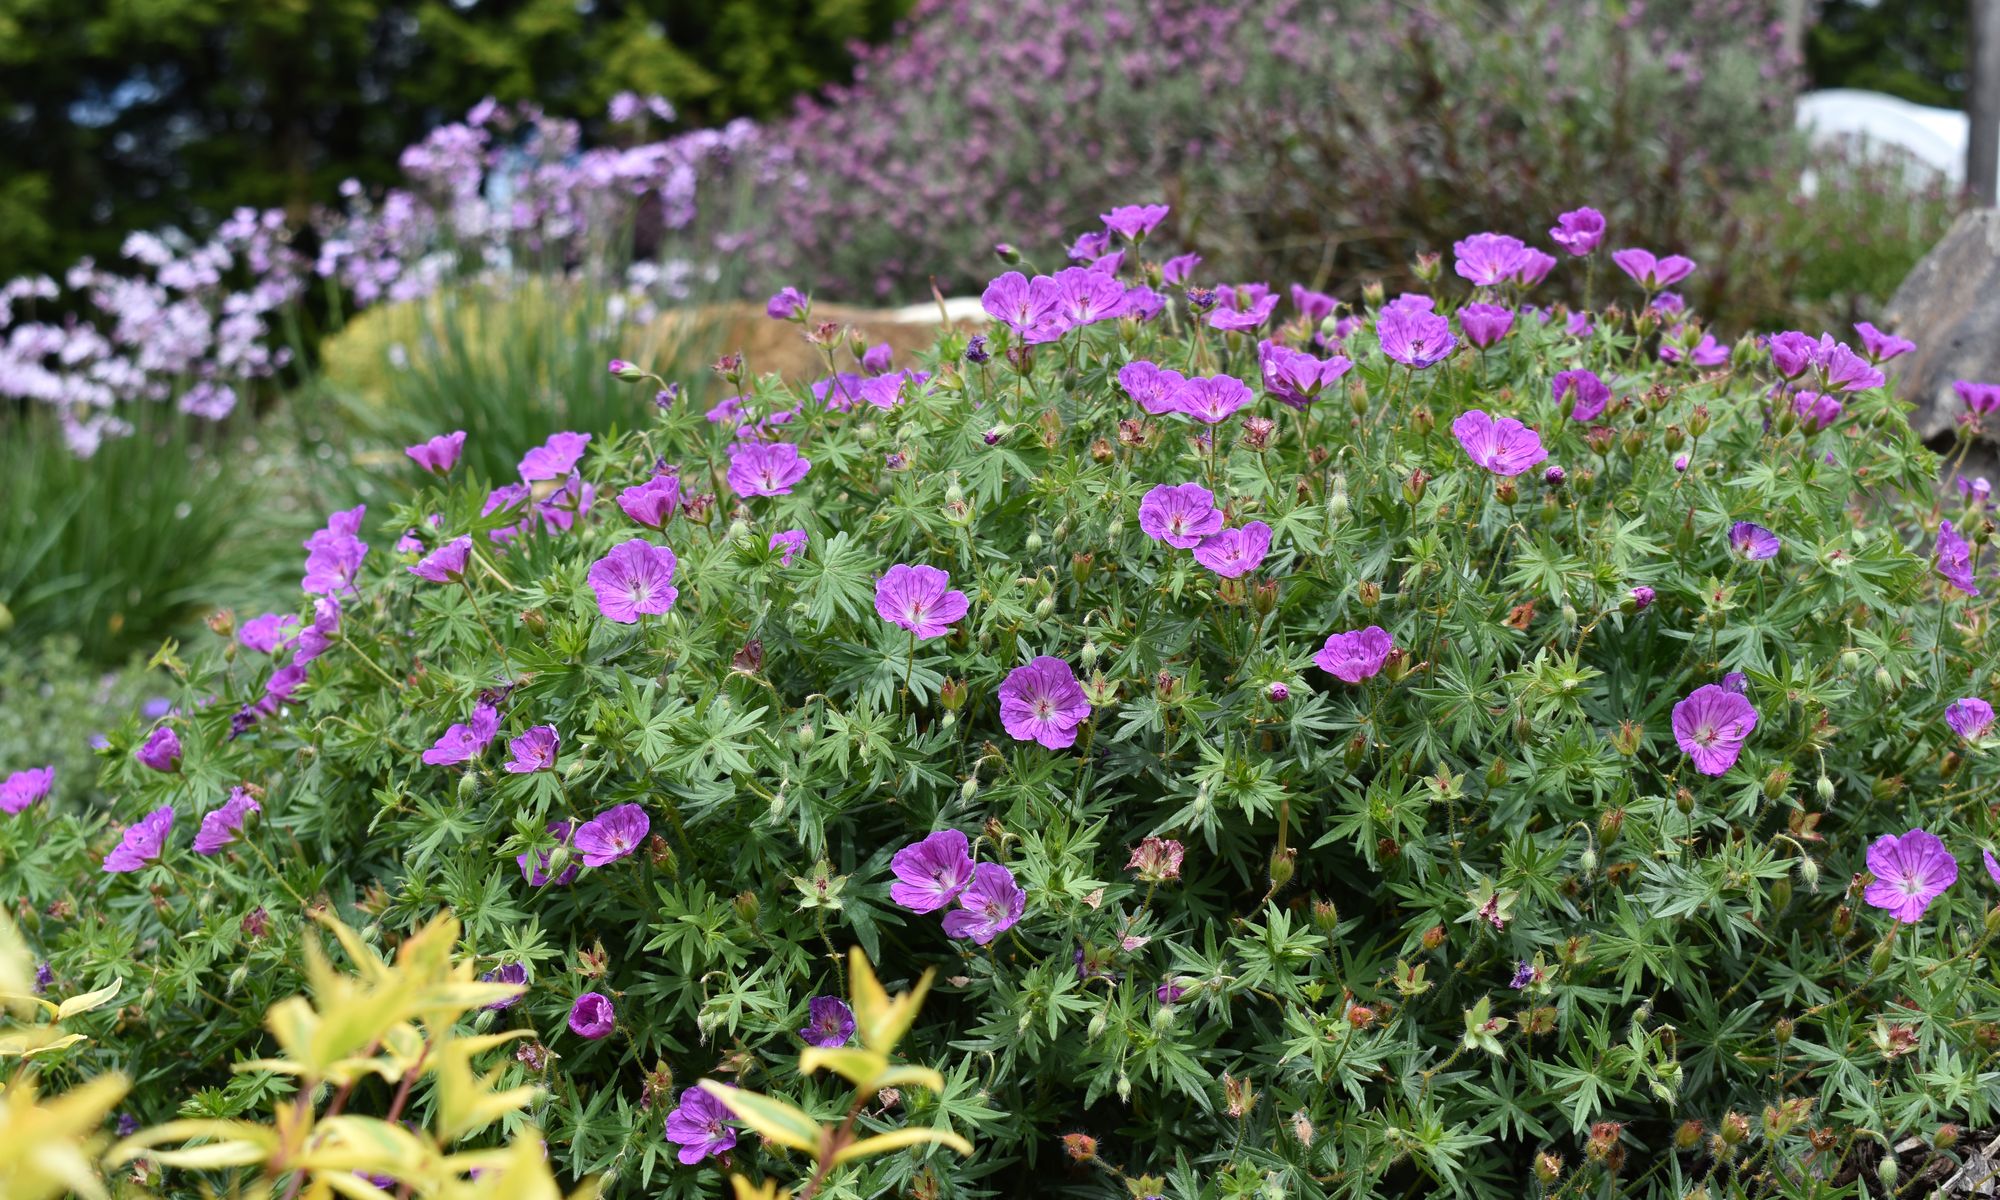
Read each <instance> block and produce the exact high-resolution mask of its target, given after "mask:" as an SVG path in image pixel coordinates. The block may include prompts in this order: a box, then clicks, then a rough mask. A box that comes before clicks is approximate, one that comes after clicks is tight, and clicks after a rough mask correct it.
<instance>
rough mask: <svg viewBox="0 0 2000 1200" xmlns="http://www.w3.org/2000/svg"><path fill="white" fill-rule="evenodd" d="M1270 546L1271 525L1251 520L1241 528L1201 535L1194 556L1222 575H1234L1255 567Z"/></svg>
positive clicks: (1225, 577)
mask: <svg viewBox="0 0 2000 1200" xmlns="http://www.w3.org/2000/svg"><path fill="white" fill-rule="evenodd" d="M1270 550H1271V527H1270V526H1269V525H1266V524H1264V522H1262V521H1252V522H1250V523H1249V524H1248V525H1245V526H1243V527H1242V528H1240V529H1225V530H1223V531H1222V532H1221V533H1218V534H1216V535H1214V536H1213V537H1208V538H1204V539H1202V543H1201V545H1199V546H1197V547H1195V551H1194V560H1195V561H1196V562H1198V563H1200V564H1201V565H1202V566H1204V567H1207V568H1208V569H1209V570H1211V571H1213V572H1215V573H1216V574H1217V575H1220V576H1222V577H1223V578H1224V579H1237V578H1240V577H1242V576H1244V575H1248V574H1249V573H1250V572H1252V571H1254V570H1256V569H1257V567H1258V564H1260V563H1262V562H1263V561H1264V555H1266V554H1268V553H1270Z"/></svg>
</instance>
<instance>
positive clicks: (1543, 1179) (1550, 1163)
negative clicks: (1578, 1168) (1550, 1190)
mask: <svg viewBox="0 0 2000 1200" xmlns="http://www.w3.org/2000/svg"><path fill="white" fill-rule="evenodd" d="M1562 1173H1563V1160H1562V1155H1560V1154H1551V1153H1550V1152H1549V1151H1547V1150H1544V1151H1542V1152H1541V1153H1539V1154H1537V1155H1535V1179H1536V1181H1537V1182H1539V1183H1540V1184H1541V1185H1542V1186H1543V1187H1554V1186H1555V1185H1556V1183H1557V1181H1559V1180H1560V1179H1562Z"/></svg>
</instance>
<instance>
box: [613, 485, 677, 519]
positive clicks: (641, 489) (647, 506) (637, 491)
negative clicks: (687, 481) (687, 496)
mask: <svg viewBox="0 0 2000 1200" xmlns="http://www.w3.org/2000/svg"><path fill="white" fill-rule="evenodd" d="M680 506H681V477H680V476H679V475H678V474H675V473H674V472H672V471H668V472H666V473H664V474H660V475H655V476H653V477H652V478H651V479H648V480H647V481H646V482H644V483H641V484H635V485H633V486H632V487H628V488H626V489H625V490H624V491H622V492H620V493H618V507H619V508H620V509H621V510H623V511H624V513H625V515H626V516H628V517H630V518H632V519H633V520H634V521H637V522H638V523H639V524H641V525H644V526H645V527H646V528H648V529H664V528H666V525H667V522H668V521H671V520H673V517H674V510H675V509H678V508H679V507H680Z"/></svg>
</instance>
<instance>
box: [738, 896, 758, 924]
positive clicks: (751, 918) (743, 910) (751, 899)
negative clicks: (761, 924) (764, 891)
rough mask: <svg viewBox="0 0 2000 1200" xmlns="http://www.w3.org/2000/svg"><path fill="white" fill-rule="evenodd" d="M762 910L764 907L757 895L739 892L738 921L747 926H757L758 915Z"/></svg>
mask: <svg viewBox="0 0 2000 1200" xmlns="http://www.w3.org/2000/svg"><path fill="white" fill-rule="evenodd" d="M761 908H762V905H761V904H760V903H759V902H758V900H757V893H755V892H738V893H737V894H736V919H737V920H739V921H741V922H743V923H744V924H745V925H755V924H756V923H757V914H758V912H759V911H760V909H761Z"/></svg>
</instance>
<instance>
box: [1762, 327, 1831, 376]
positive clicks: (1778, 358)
mask: <svg viewBox="0 0 2000 1200" xmlns="http://www.w3.org/2000/svg"><path fill="white" fill-rule="evenodd" d="M1764 348H1765V349H1766V350H1769V351H1770V352H1771V365H1772V366H1774V367H1776V368H1777V369H1778V374H1780V375H1782V376H1784V377H1785V378H1786V379H1797V378H1798V377H1799V376H1801V375H1803V374H1805V373H1806V372H1807V371H1808V370H1810V369H1811V368H1812V365H1813V363H1814V361H1815V360H1816V359H1817V358H1818V357H1819V343H1818V342H1816V341H1814V340H1813V339H1812V338H1810V337H1808V336H1807V335H1805V334H1803V333H1800V332H1799V331H1798V330H1796V329H1790V330H1786V331H1785V332H1784V333H1780V334H1774V335H1772V336H1771V338H1769V339H1768V340H1767V341H1766V342H1765V344H1764Z"/></svg>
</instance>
